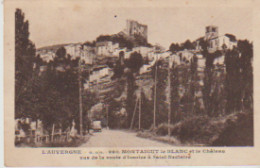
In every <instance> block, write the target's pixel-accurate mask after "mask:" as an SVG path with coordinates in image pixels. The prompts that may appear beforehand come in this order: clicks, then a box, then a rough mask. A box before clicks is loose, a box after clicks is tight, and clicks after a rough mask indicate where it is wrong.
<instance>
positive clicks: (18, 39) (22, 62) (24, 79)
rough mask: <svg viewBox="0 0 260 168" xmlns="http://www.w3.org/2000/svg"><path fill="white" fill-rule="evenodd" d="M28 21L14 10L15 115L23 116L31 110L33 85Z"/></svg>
mask: <svg viewBox="0 0 260 168" xmlns="http://www.w3.org/2000/svg"><path fill="white" fill-rule="evenodd" d="M29 35H30V33H29V22H28V20H26V21H25V17H24V13H23V12H22V11H21V9H16V12H15V117H16V118H18V117H25V116H26V115H27V114H28V113H29V112H28V111H32V109H31V108H30V100H31V97H30V94H31V92H32V85H33V80H34V79H32V76H33V65H34V61H35V45H34V44H33V43H32V41H31V40H30V39H29Z"/></svg>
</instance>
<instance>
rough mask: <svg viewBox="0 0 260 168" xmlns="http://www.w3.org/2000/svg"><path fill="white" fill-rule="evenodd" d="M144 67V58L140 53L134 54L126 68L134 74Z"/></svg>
mask: <svg viewBox="0 0 260 168" xmlns="http://www.w3.org/2000/svg"><path fill="white" fill-rule="evenodd" d="M142 66H143V57H142V55H141V54H140V53H138V52H133V53H131V55H130V58H129V59H128V60H127V62H126V67H128V68H129V69H130V70H131V71H132V72H133V73H135V72H138V71H139V70H140V68H141V67H142Z"/></svg>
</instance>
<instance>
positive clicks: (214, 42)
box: [196, 26, 237, 53]
mask: <svg viewBox="0 0 260 168" xmlns="http://www.w3.org/2000/svg"><path fill="white" fill-rule="evenodd" d="M202 40H204V41H205V42H206V43H207V47H208V51H209V53H214V52H215V51H217V50H223V49H233V48H234V47H236V46H237V40H236V37H235V36H234V35H232V34H224V35H219V30H218V27H217V26H207V27H206V31H205V36H204V37H201V38H199V39H198V40H196V50H197V51H199V50H201V49H202V47H201V41H202Z"/></svg>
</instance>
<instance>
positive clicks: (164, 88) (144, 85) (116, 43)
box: [16, 20, 251, 146]
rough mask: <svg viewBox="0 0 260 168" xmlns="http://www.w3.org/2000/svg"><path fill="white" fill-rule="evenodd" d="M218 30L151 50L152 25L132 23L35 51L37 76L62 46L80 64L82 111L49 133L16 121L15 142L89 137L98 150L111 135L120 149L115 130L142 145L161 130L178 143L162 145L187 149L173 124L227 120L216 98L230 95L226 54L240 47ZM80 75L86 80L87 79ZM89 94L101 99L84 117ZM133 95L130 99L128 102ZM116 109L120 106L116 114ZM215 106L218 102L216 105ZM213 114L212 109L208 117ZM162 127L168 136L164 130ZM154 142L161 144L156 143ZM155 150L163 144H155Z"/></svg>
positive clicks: (38, 122) (39, 126) (35, 123)
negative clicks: (137, 61) (96, 128)
mask: <svg viewBox="0 0 260 168" xmlns="http://www.w3.org/2000/svg"><path fill="white" fill-rule="evenodd" d="M219 29H221V27H220V28H219V27H218V26H214V25H209V26H207V27H205V34H204V35H202V36H201V37H198V38H197V39H196V40H194V41H189V40H187V41H186V42H184V43H182V44H175V43H173V44H172V45H171V46H169V48H168V49H165V48H164V47H162V46H160V45H159V44H154V45H153V44H150V43H149V42H148V39H149V37H148V30H149V27H148V25H145V24H143V23H139V22H137V21H135V20H127V21H126V27H125V29H124V30H122V31H121V32H119V33H117V34H113V35H100V36H99V37H97V38H96V39H95V40H94V41H92V42H89V41H87V42H82V43H71V44H60V45H53V46H46V47H41V48H38V49H37V50H36V56H37V57H39V58H40V59H41V60H42V61H43V62H44V64H42V65H40V67H39V74H43V73H44V72H46V71H47V70H48V63H50V62H52V61H54V60H55V57H57V51H58V50H59V49H61V48H63V49H65V53H66V54H65V57H66V58H67V57H69V58H70V59H71V60H76V59H79V63H78V69H77V70H78V78H79V81H80V82H79V86H80V87H79V88H77V89H78V90H79V104H78V106H79V111H78V112H77V113H78V115H76V116H75V119H73V120H72V121H69V122H70V123H69V125H70V126H69V127H67V128H66V129H63V128H62V127H58V126H57V125H59V124H58V123H56V124H52V125H51V131H49V132H47V131H46V130H44V128H43V124H42V122H43V121H41V119H37V120H33V119H32V118H30V117H27V118H24V117H23V118H16V141H17V142H20V141H22V140H24V139H26V141H27V142H28V143H30V142H33V143H35V144H42V143H46V144H48V143H49V142H56V143H58V142H66V141H68V142H73V140H74V139H75V137H80V136H85V137H87V138H85V139H87V141H88V140H89V141H90V142H89V143H88V142H86V144H87V145H86V146H98V145H101V144H103V143H104V144H106V142H104V141H105V137H107V136H110V135H111V137H116V139H118V140H115V141H114V142H117V143H118V142H119V138H121V139H124V136H127V135H126V134H128V133H118V134H117V133H115V132H113V129H115V130H116V131H117V130H118V129H119V130H120V129H124V130H126V129H127V130H130V131H134V132H135V131H136V132H138V137H142V138H144V139H145V138H147V135H148V137H150V133H148V132H146V130H152V131H154V130H157V132H156V133H158V135H160V136H166V135H168V136H169V137H171V136H172V138H173V139H170V140H164V138H162V139H160V138H159V140H160V141H162V142H165V141H168V142H167V143H170V142H171V143H172V144H179V143H182V142H183V141H182V139H181V138H182V137H178V138H176V137H177V136H175V135H173V134H176V133H174V130H175V129H177V127H178V126H174V125H173V126H172V127H170V125H172V124H176V123H178V122H183V121H186V119H191V118H192V117H194V116H214V117H225V116H227V113H226V112H225V108H224V106H225V104H224V102H225V101H226V100H224V99H223V98H220V97H218V96H219V95H221V94H222V92H223V90H225V82H223V81H224V80H225V77H224V76H225V75H226V74H227V71H228V70H227V68H229V67H227V66H226V65H227V58H226V57H227V55H228V53H229V52H231V51H233V50H236V49H237V47H238V40H237V39H236V37H235V36H234V35H232V34H228V32H225V33H224V34H220V32H219ZM205 52H206V53H205ZM133 55H141V58H142V65H141V66H140V69H138V71H135V72H134V71H133V70H131V68H129V67H130V66H128V65H129V64H130V63H129V62H130V61H129V60H131V59H132V58H133V57H134V56H133ZM207 55H208V56H207ZM208 57H212V65H211V70H210V72H212V73H213V75H212V76H210V77H209V79H208V78H207V75H208V66H209V65H208V64H209V63H207V62H208V61H207V59H209V58H208ZM117 67H119V70H118V71H120V73H122V74H123V75H119V77H118V76H117V69H116V68H117ZM120 68H121V69H120ZM129 69H130V70H129ZM56 70H57V71H60V72H64V71H66V67H65V68H64V66H60V67H59V66H58V67H57V68H56ZM83 73H86V74H87V75H86V76H84V75H83ZM130 73H131V74H130ZM124 74H126V76H124ZM129 74H130V75H131V77H133V81H134V84H133V85H131V83H129V81H128V80H129V78H128V76H127V75H129ZM175 78H178V79H177V80H176V79H175ZM205 79H206V80H205ZM207 79H208V80H207ZM160 82H161V83H160ZM205 82H206V83H205ZM208 83H211V87H210V89H209V91H208V92H205V85H207V84H208ZM81 86H82V87H81ZM132 86H133V88H135V89H133V91H132V93H130V92H129V88H131V87H132ZM206 89H207V88H206ZM89 93H91V96H93V95H95V99H94V97H93V100H97V101H96V102H95V103H93V104H92V106H91V107H88V110H86V111H84V110H85V109H84V108H83V107H82V106H84V103H86V102H85V101H84V100H82V99H83V98H82V97H84V96H86V97H88V96H90V95H89ZM206 93H207V94H208V95H210V96H211V97H210V100H211V101H213V103H211V104H210V103H208V101H209V99H207V98H206V99H205V94H206ZM214 94H215V96H214ZM83 95H84V96H83ZM129 95H130V96H132V98H129ZM217 95H218V96H217ZM160 96H161V97H160ZM90 99H92V97H90ZM130 99H131V100H130ZM129 101H131V103H130V104H128V103H129ZM113 103H114V104H117V107H116V110H114V111H113V108H112V106H113ZM118 104H119V105H118ZM212 104H216V107H215V106H214V105H212ZM129 106H130V107H129ZM250 108H251V107H250ZM129 109H130V111H131V112H130V113H129ZM208 109H211V112H209V111H208ZM82 113H84V115H83V114H82ZM112 114H113V115H112ZM232 117H233V116H228V117H227V119H225V120H223V118H222V121H221V122H224V123H225V122H226V120H228V118H232ZM76 118H77V119H76ZM125 118H127V119H125ZM84 120H87V121H84ZM192 120H193V119H192ZM194 120H195V119H194ZM94 121H101V127H102V128H101V129H102V132H100V134H97V133H93V132H91V131H90V130H91V129H92V128H91V126H90V125H91V124H88V123H87V126H84V128H83V124H85V123H86V122H90V123H91V122H92V123H93V122H94ZM21 124H27V125H28V127H29V128H28V130H29V132H26V131H24V130H23V129H22V127H21ZM222 124H223V123H222ZM158 127H160V128H161V130H163V131H162V132H160V129H159V128H158ZM113 135H114V136H113ZM129 135H130V134H129ZM132 135H133V136H135V134H133V132H131V136H132ZM133 136H132V138H134V137H133ZM150 138H151V137H150ZM102 139H103V140H102ZM148 139H149V138H148ZM151 139H153V140H158V138H157V139H156V137H155V138H151ZM100 140H101V142H99V141H100ZM139 141H140V143H141V141H142V140H136V142H139ZM169 141H170V142H169ZM203 143H204V144H206V143H205V140H203V141H200V140H198V142H196V144H197V145H198V144H203ZM214 143H215V140H214ZM142 144H143V142H142ZM150 144H151V143H149V145H150ZM110 145H111V144H108V146H110ZM113 145H116V146H117V144H115V143H113V144H112V145H111V146H113ZM129 145H130V144H129ZM157 145H158V146H160V145H162V144H155V146H157ZM206 145H207V144H206ZM211 145H212V144H211ZM36 146H37V145H36ZM101 146H102V145H101ZM130 146H131V145H130ZM133 146H135V145H133Z"/></svg>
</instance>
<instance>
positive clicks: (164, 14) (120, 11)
mask: <svg viewBox="0 0 260 168" xmlns="http://www.w3.org/2000/svg"><path fill="white" fill-rule="evenodd" d="M20 8H21V9H22V11H23V12H24V13H25V18H26V19H28V20H29V23H30V27H29V29H30V39H31V40H32V41H33V42H34V43H35V44H36V47H37V48H39V47H43V46H48V45H53V44H62V43H75V42H85V41H92V40H95V38H96V37H97V36H99V35H101V34H103V35H106V34H115V33H118V32H120V31H122V30H123V29H125V27H126V20H127V19H133V20H137V21H138V22H140V23H142V24H146V25H148V42H150V43H152V44H156V43H157V44H160V45H162V46H163V47H165V48H169V46H170V44H171V43H172V42H174V43H176V42H178V43H181V42H184V41H185V40H187V39H190V40H195V39H197V38H199V37H201V36H203V35H204V34H205V27H206V26H208V25H215V26H218V27H219V34H225V33H230V34H234V35H235V36H237V38H239V39H249V40H250V41H251V39H252V11H251V9H249V8H243V7H239V8H237V7H236V8H233V7H223V8H216V7H207V8H206V7H182V8H180V7H163V8H162V7H160V8H155V7H153V8H147V7H139V8H138V7H136V8H132V7H124V8H113V7H106V6H102V5H100V6H99V7H97V8H91V7H84V6H77V5H76V6H70V7H68V6H60V7H57V6H54V5H53V6H50V5H42V6H40V7H37V8H29V7H28V6H27V7H26V8H23V7H20Z"/></svg>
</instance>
